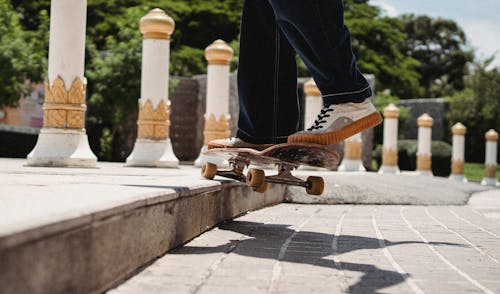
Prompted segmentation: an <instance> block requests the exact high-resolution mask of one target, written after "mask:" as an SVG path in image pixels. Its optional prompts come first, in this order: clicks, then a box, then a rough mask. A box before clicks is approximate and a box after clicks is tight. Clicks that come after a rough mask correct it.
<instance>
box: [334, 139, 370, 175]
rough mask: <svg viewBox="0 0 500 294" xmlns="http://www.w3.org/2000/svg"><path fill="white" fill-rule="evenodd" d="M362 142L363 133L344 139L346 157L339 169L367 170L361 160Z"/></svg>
mask: <svg viewBox="0 0 500 294" xmlns="http://www.w3.org/2000/svg"><path fill="white" fill-rule="evenodd" d="M362 143H363V141H362V137H361V133H357V134H356V135H354V136H351V137H349V138H347V140H345V141H344V158H343V159H342V163H341V164H340V166H339V168H338V170H339V171H366V169H365V167H364V166H363V162H362V161H361V150H362V146H361V145H362Z"/></svg>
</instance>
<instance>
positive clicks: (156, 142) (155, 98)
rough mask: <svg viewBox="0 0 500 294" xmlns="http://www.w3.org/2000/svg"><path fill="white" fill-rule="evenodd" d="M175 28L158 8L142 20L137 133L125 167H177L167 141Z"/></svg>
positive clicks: (169, 143) (170, 146) (169, 18)
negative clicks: (172, 46) (170, 64)
mask: <svg viewBox="0 0 500 294" xmlns="http://www.w3.org/2000/svg"><path fill="white" fill-rule="evenodd" d="M174 27H175V23H174V20H173V19H172V18H171V17H169V16H168V15H167V14H166V13H165V12H164V11H163V10H161V9H159V8H155V9H153V10H151V11H150V12H149V13H148V14H146V15H145V16H144V17H142V18H141V21H140V30H141V33H142V34H143V41H142V72H141V98H140V99H139V118H138V120H137V125H138V130H137V140H136V141H135V145H134V149H133V151H132V154H130V156H129V157H128V158H127V166H145V167H177V166H178V165H179V160H178V159H177V158H176V157H175V154H174V152H173V150H172V143H171V142H170V137H169V128H170V103H169V100H168V80H169V72H168V68H169V62H170V36H171V35H172V33H173V31H174ZM124 66H126V65H124Z"/></svg>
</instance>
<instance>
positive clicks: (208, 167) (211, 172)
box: [201, 162, 217, 180]
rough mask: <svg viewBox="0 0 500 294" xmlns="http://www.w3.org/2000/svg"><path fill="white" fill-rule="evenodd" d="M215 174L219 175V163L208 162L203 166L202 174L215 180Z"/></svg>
mask: <svg viewBox="0 0 500 294" xmlns="http://www.w3.org/2000/svg"><path fill="white" fill-rule="evenodd" d="M215 175H217V165H215V164H213V163H210V162H207V163H205V164H204V165H203V166H202V167H201V176H202V177H204V178H206V179H209V180H213V179H214V177H215Z"/></svg>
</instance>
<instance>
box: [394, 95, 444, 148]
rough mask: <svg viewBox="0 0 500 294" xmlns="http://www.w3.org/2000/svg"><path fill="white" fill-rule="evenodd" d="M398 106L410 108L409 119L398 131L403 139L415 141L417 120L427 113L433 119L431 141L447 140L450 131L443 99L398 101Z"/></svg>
mask: <svg viewBox="0 0 500 294" xmlns="http://www.w3.org/2000/svg"><path fill="white" fill-rule="evenodd" d="M399 106H404V107H409V108H410V117H409V118H408V121H407V123H406V124H405V126H404V127H403V128H401V130H400V131H399V132H400V134H401V135H403V136H404V138H405V139H417V137H418V125H417V119H418V117H419V116H420V115H422V114H423V113H428V114H429V115H430V116H431V117H432V118H433V119H434V124H433V126H432V140H441V141H446V140H449V137H450V131H449V127H448V120H447V119H446V115H447V112H448V103H447V102H446V99H444V98H422V99H407V100H399Z"/></svg>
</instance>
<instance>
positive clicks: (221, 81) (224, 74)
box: [194, 40, 233, 167]
mask: <svg viewBox="0 0 500 294" xmlns="http://www.w3.org/2000/svg"><path fill="white" fill-rule="evenodd" d="M205 58H206V60H207V62H208V67H207V99H206V111H205V129H204V131H203V135H204V145H203V147H202V148H201V151H200V155H199V156H198V158H197V159H196V160H195V162H194V165H195V166H197V167H200V166H202V165H203V164H204V163H205V162H207V161H210V162H211V163H214V164H217V165H219V166H221V165H227V163H226V162H225V161H223V160H221V159H219V158H215V157H207V156H206V155H204V154H203V153H204V151H206V150H207V149H208V148H207V144H208V142H210V141H212V140H217V139H225V138H228V137H229V120H230V114H229V70H230V69H229V63H230V62H231V59H232V58H233V49H232V48H231V47H229V46H228V45H227V44H226V42H224V41H223V40H216V41H214V42H213V43H212V44H211V45H210V46H208V47H207V48H206V49H205Z"/></svg>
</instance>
